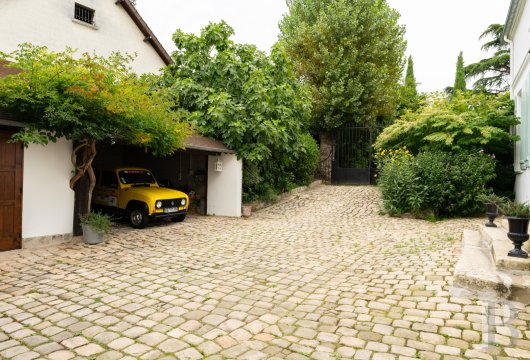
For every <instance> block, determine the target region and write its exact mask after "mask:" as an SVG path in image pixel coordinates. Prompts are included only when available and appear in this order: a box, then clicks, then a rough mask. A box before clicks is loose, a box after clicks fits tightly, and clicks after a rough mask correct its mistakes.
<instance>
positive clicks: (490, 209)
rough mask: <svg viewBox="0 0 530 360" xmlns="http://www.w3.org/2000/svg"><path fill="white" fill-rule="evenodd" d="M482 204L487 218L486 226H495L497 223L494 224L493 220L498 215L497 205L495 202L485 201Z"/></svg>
mask: <svg viewBox="0 0 530 360" xmlns="http://www.w3.org/2000/svg"><path fill="white" fill-rule="evenodd" d="M484 206H485V207H486V216H487V217H488V220H489V221H488V222H487V223H486V226H487V227H497V225H495V223H494V222H493V220H495V218H496V217H497V216H499V207H498V206H497V204H494V203H487V204H484Z"/></svg>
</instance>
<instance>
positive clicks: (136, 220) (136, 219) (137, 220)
mask: <svg viewBox="0 0 530 360" xmlns="http://www.w3.org/2000/svg"><path fill="white" fill-rule="evenodd" d="M127 220H128V221H129V224H131V226H132V227H133V228H135V229H143V228H145V227H146V226H147V223H148V221H149V218H148V215H147V212H146V211H145V209H143V208H142V207H140V206H132V207H130V208H129V209H128V210H127Z"/></svg>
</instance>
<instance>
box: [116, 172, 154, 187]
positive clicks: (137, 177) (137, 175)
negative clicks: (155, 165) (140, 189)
mask: <svg viewBox="0 0 530 360" xmlns="http://www.w3.org/2000/svg"><path fill="white" fill-rule="evenodd" d="M118 175H119V177H120V181H121V183H122V184H130V185H136V184H140V185H142V184H147V185H149V184H156V181H155V178H154V177H153V175H152V174H151V172H149V171H147V170H122V171H120V172H118Z"/></svg>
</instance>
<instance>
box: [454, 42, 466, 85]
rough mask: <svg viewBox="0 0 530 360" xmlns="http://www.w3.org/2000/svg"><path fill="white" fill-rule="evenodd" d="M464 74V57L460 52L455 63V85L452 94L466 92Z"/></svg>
mask: <svg viewBox="0 0 530 360" xmlns="http://www.w3.org/2000/svg"><path fill="white" fill-rule="evenodd" d="M466 90H467V89H466V74H465V72H464V55H463V54H462V51H460V54H458V60H457V61H456V75H455V84H454V85H453V93H455V92H457V91H466Z"/></svg>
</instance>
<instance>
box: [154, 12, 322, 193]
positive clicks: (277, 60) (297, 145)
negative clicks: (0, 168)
mask: <svg viewBox="0 0 530 360" xmlns="http://www.w3.org/2000/svg"><path fill="white" fill-rule="evenodd" d="M233 34H234V31H233V29H232V28H231V27H230V26H228V25H227V24H226V23H225V22H221V23H219V24H209V25H208V26H206V27H205V28H204V29H203V30H202V31H201V34H200V36H196V35H193V34H186V33H184V32H182V31H180V30H177V31H176V32H175V34H174V36H173V40H174V41H175V45H176V47H177V51H175V52H174V53H173V60H174V64H173V65H170V66H169V67H167V68H166V70H165V71H164V81H165V85H164V86H167V87H169V88H170V91H171V92H172V93H173V94H174V96H175V97H178V98H179V101H180V103H181V105H182V106H183V107H184V108H185V109H187V110H188V111H189V113H190V116H189V119H190V122H191V123H192V124H193V125H194V127H195V128H197V129H198V130H199V131H200V132H201V133H202V134H205V135H207V136H211V137H213V138H216V139H218V140H221V141H222V142H223V143H225V144H226V145H227V146H228V147H230V148H232V149H234V150H236V151H237V154H238V156H239V157H241V158H243V159H244V160H245V161H244V190H245V200H250V199H252V198H254V197H260V196H266V195H271V194H272V193H273V192H276V191H281V190H284V189H287V188H289V187H291V186H293V184H295V183H300V182H307V181H308V180H309V179H308V178H307V176H305V177H304V176H301V174H307V173H308V172H309V173H310V175H312V174H311V173H312V172H314V169H315V167H316V160H317V159H316V157H315V149H316V143H315V141H314V140H313V139H311V137H309V138H308V137H307V136H305V135H308V131H307V129H306V128H307V124H308V121H309V114H310V106H309V97H308V91H307V89H306V87H305V86H304V85H303V84H302V83H300V81H298V79H297V78H296V76H295V74H294V71H293V68H292V65H291V64H290V63H289V62H288V60H287V57H286V54H285V51H284V50H283V48H282V47H281V46H279V45H276V46H274V48H273V49H272V52H271V55H270V56H267V54H265V53H264V52H262V51H258V50H257V49H256V47H255V46H253V45H242V44H236V43H234V42H233V41H232V40H230V37H231V36H232V35H233ZM298 166H299V167H303V168H304V170H303V171H298V170H297V167H298ZM311 169H312V170H311ZM302 178H303V179H302Z"/></svg>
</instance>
